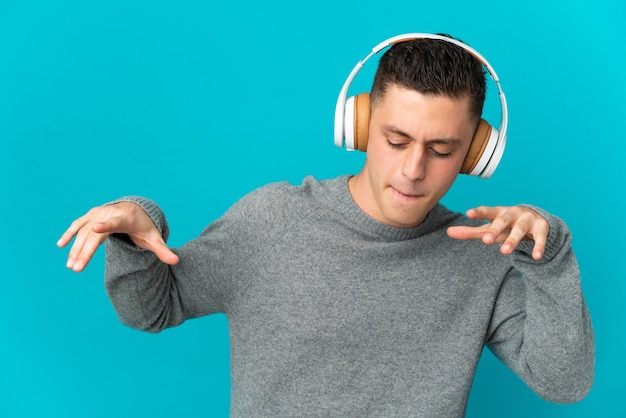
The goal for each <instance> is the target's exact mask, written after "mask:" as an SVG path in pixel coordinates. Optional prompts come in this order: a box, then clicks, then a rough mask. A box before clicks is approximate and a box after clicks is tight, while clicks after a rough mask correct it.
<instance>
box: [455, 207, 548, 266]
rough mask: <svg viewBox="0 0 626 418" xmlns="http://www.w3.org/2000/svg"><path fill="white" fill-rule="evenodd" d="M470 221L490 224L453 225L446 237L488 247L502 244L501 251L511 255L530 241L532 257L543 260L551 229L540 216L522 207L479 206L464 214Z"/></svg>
mask: <svg viewBox="0 0 626 418" xmlns="http://www.w3.org/2000/svg"><path fill="white" fill-rule="evenodd" d="M467 217H468V218H470V219H483V220H486V221H489V223H487V224H484V225H480V226H476V227H472V226H452V227H450V228H448V235H449V236H450V237H452V238H455V239H460V240H469V239H480V240H482V242H483V243H485V244H487V245H490V244H493V243H502V246H501V247H500V252H502V254H511V253H512V252H513V250H515V248H516V247H517V245H518V244H519V243H520V241H522V240H533V241H535V245H534V247H533V252H532V257H533V259H535V260H541V258H542V257H543V254H544V251H545V248H546V241H547V239H548V233H549V232H550V226H549V225H548V221H546V220H545V219H544V218H543V217H542V216H541V215H539V213H537V212H535V211H534V210H532V209H530V208H527V207H524V206H510V207H507V206H496V207H488V206H480V207H478V208H474V209H470V210H468V211H467Z"/></svg>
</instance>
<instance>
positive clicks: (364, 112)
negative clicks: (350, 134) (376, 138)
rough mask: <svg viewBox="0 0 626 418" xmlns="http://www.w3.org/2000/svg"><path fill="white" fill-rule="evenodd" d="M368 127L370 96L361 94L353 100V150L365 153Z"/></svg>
mask: <svg viewBox="0 0 626 418" xmlns="http://www.w3.org/2000/svg"><path fill="white" fill-rule="evenodd" d="M369 126H370V94H369V93H361V94H359V95H358V96H356V97H355V98H354V149H358V150H359V151H363V152H365V151H367V139H368V138H369Z"/></svg>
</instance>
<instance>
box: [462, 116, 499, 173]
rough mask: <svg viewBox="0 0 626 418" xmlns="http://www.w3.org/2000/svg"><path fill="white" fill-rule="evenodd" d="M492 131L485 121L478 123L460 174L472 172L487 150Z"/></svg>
mask: <svg viewBox="0 0 626 418" xmlns="http://www.w3.org/2000/svg"><path fill="white" fill-rule="evenodd" d="M492 129H493V128H492V127H491V125H489V123H488V122H487V121H486V120H484V119H481V120H480V122H478V126H477V127H476V131H475V132H474V138H473V139H472V143H471V144H470V147H469V150H468V151H467V155H466V156H465V160H463V165H462V166H461V171H460V173H461V174H470V173H471V172H472V170H474V168H475V167H476V164H478V161H480V158H481V157H482V155H483V153H484V152H485V149H486V148H487V144H488V143H489V138H490V137H491V131H492Z"/></svg>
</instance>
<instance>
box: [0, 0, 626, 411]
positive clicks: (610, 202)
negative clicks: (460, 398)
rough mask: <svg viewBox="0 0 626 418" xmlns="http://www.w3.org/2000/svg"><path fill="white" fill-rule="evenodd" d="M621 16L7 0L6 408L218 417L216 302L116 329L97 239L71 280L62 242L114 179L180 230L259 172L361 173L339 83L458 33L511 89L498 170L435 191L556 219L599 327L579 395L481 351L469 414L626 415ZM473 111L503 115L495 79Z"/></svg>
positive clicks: (590, 4)
mask: <svg viewBox="0 0 626 418" xmlns="http://www.w3.org/2000/svg"><path fill="white" fill-rule="evenodd" d="M625 21H626V3H625V2H624V1H622V0H615V1H609V0H593V1H588V0H584V1H583V0H567V1H565V0H562V1H553V2H546V1H544V0H530V1H525V2H499V1H498V2H496V1H483V2H480V3H478V2H470V1H466V0H450V1H447V2H433V1H428V2H425V1H419V0H411V1H396V0H388V1H384V2H374V1H365V0H360V1H355V0H347V1H336V0H334V1H329V0H316V1H311V2H307V1H301V2H293V1H282V2H280V1H279V2H271V1H268V2H257V1H251V0H242V1H233V2H224V1H220V2H210V1H179V2H173V1H169V2H166V1H156V0H150V1H148V0H136V1H132V2H129V1H120V0H106V1H105V0H97V1H96V0H94V1H78V0H54V1H53V0H48V1H46V0H33V1H18V0H0V179H1V183H0V184H1V186H0V187H1V189H0V193H1V195H2V204H1V205H0V215H1V219H2V240H1V244H0V245H1V246H2V247H1V250H0V255H1V257H2V274H1V276H2V278H1V279H0V417H11V418H13V417H112V416H115V417H168V416H186V417H196V416H198V417H200V416H202V417H214V416H215V417H222V416H226V415H227V413H228V412H227V411H228V404H229V399H228V396H229V364H228V336H227V329H226V320H225V318H224V317H223V316H214V317H209V318H201V319H196V320H193V321H189V322H188V323H186V324H185V325H183V326H181V327H178V328H175V329H171V330H168V331H165V332H163V333H161V334H159V335H149V334H145V333H140V332H137V331H133V330H130V329H128V328H125V327H124V326H123V325H121V324H120V323H119V322H118V321H117V318H116V316H115V313H114V311H113V309H112V307H111V306H110V304H109V302H108V300H107V298H106V295H105V292H104V289H103V285H102V275H103V260H102V259H103V257H102V255H103V253H102V250H99V251H98V253H97V254H96V256H95V258H94V260H93V262H92V264H91V265H90V266H89V267H88V268H87V270H86V271H85V272H84V273H82V274H80V275H77V274H75V273H73V272H70V271H67V270H66V269H65V267H64V265H65V258H66V255H67V250H61V249H58V248H56V246H55V243H56V241H57V239H58V238H59V236H60V234H61V233H62V232H63V231H64V230H65V228H66V227H67V226H68V225H69V223H70V222H71V221H72V220H73V219H74V218H75V217H77V216H79V215H81V214H82V213H84V212H85V211H86V210H87V209H89V208H90V207H92V206H95V205H98V204H101V203H104V202H107V201H109V200H111V199H113V198H115V197H118V196H121V195H125V194H139V195H145V196H148V197H151V198H153V199H155V200H156V201H157V202H158V203H159V204H160V205H161V206H162V208H163V209H164V211H165V213H166V214H167V216H168V219H169V222H170V226H171V229H172V235H171V239H170V244H171V245H173V246H177V245H180V244H182V243H184V242H185V241H187V240H189V239H191V238H193V237H195V236H196V235H197V234H198V233H200V231H201V230H202V229H203V228H204V226H205V225H206V224H208V223H209V222H210V221H212V220H213V219H215V218H216V217H218V216H219V215H220V214H222V213H223V211H224V210H226V209H227V208H228V207H229V206H230V205H231V204H232V203H234V201H235V200H236V199H237V198H239V197H240V196H242V195H243V194H244V193H246V192H248V191H250V190H252V189H254V188H256V187H258V186H260V185H262V184H265V183H267V182H270V181H276V180H289V181H291V182H294V183H299V182H300V181H301V179H302V178H303V177H304V176H305V175H307V174H313V175H315V176H317V177H320V178H327V177H333V176H336V175H339V174H343V173H356V172H357V171H358V169H359V168H360V166H361V164H362V163H363V154H359V153H347V152H345V151H343V150H341V149H339V148H336V147H334V146H333V145H332V142H333V141H332V122H333V112H334V105H335V101H336V97H337V94H338V92H339V89H340V87H341V85H342V83H343V81H344V79H345V77H346V76H347V74H348V72H349V71H350V69H351V68H352V67H353V65H354V64H355V63H356V62H357V61H358V60H359V59H361V58H363V57H364V56H365V55H366V53H367V52H368V51H369V50H370V49H371V48H372V47H373V46H374V45H375V44H377V43H378V42H380V41H382V40H383V39H386V38H388V37H390V36H393V35H396V34H400V33H404V32H447V33H451V34H453V35H455V36H457V37H460V38H462V39H463V40H465V41H466V42H468V43H470V44H471V45H473V46H474V47H476V48H477V49H478V50H479V51H480V52H481V53H483V54H484V55H485V56H486V57H487V58H488V59H489V61H490V62H491V64H492V65H493V66H494V68H495V69H496V71H497V72H498V74H499V76H500V78H501V80H502V86H503V88H504V91H505V92H506V94H507V98H508V100H509V108H510V129H509V142H508V148H507V151H506V153H505V156H504V158H503V160H502V164H501V166H500V168H499V169H498V171H497V172H496V173H495V175H494V177H493V178H491V179H489V180H480V179H475V178H468V177H463V178H460V179H459V181H458V182H457V184H456V185H455V186H454V187H453V189H452V190H451V192H450V193H449V194H448V195H447V196H446V198H445V203H446V204H447V205H449V206H450V207H452V208H453V209H456V210H462V211H464V210H466V209H468V208H470V207H472V206H474V205H479V204H488V205H492V204H515V203H520V202H527V203H533V204H537V205H539V206H542V207H544V208H545V209H547V210H549V211H551V212H553V213H555V214H558V215H559V216H561V217H562V218H563V219H565V220H566V221H567V222H568V224H569V225H570V227H571V229H572V231H573V234H574V248H575V251H576V253H577V255H578V257H579V262H580V265H581V270H582V274H583V289H584V292H585V295H586V298H587V301H588V304H589V307H590V310H591V313H592V317H593V322H594V326H595V331H596V339H597V367H596V373H597V374H596V381H595V385H594V387H593V389H592V391H591V393H590V394H589V396H588V397H587V398H586V399H585V400H584V401H582V402H580V403H578V404H575V405H567V406H560V405H554V404H551V403H548V402H546V401H543V400H541V399H540V398H538V397H537V396H535V395H534V394H533V393H532V392H531V391H530V390H529V389H527V388H526V386H525V385H524V384H523V383H522V382H521V381H519V380H518V379H517V378H516V377H515V376H513V375H512V373H511V372H509V371H508V370H507V369H506V368H505V367H504V366H503V365H501V364H500V363H499V362H498V361H497V360H495V359H494V357H493V356H492V355H491V354H490V353H488V352H486V353H485V354H484V355H483V358H482V362H481V364H480V367H479V370H478V374H477V376H476V380H475V384H474V387H473V390H472V393H471V397H470V400H469V406H468V416H469V417H489V416H508V417H527V416H533V417H535V418H538V417H588V416H592V415H593V416H603V417H623V416H626V400H625V395H626V389H625V387H626V386H625V384H624V382H623V375H624V373H625V372H626V361H625V357H626V356H625V355H624V352H625V350H624V346H625V340H626V338H625V337H624V331H625V327H624V319H625V318H626V303H625V302H624V301H625V299H626V282H625V280H624V277H623V276H624V274H623V271H624V267H623V259H624V255H623V250H624V245H623V242H624V236H625V235H626V228H625V227H624V225H625V223H624V222H623V221H622V219H621V216H622V215H623V213H624V209H625V205H624V203H623V199H622V196H621V194H622V191H623V182H624V177H625V176H624V173H623V169H624V163H623V154H624V153H625V151H626V146H625V145H624V140H625V138H624V130H623V123H624V114H625V112H624V110H625V108H624V97H625V95H626V81H625V77H624V73H625V71H624V65H625V64H626V24H624V22H625ZM374 69H375V63H369V66H366V68H365V69H364V70H363V71H362V72H361V73H360V74H359V76H358V77H357V80H355V83H354V84H353V87H354V89H353V90H351V92H352V93H357V92H359V91H360V90H366V89H368V88H369V84H370V82H371V74H372V73H373V71H374ZM494 91H495V90H492V93H493V92H494ZM485 116H486V119H488V120H489V121H491V122H492V124H498V122H499V104H498V101H497V99H496V98H495V96H493V95H491V96H490V97H488V103H487V107H486V110H485Z"/></svg>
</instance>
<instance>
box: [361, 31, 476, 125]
mask: <svg viewBox="0 0 626 418" xmlns="http://www.w3.org/2000/svg"><path fill="white" fill-rule="evenodd" d="M443 36H447V37H450V36H449V35H443ZM485 75H486V72H485V69H484V67H483V65H482V63H480V62H479V61H478V60H477V59H476V58H475V57H474V56H472V55H471V54H470V53H469V52H468V51H466V50H464V49H463V48H461V47H459V46H458V45H455V44H453V43H451V42H445V41H441V40H437V39H415V40H411V41H405V42H400V43H397V44H395V45H393V46H392V47H391V48H390V49H389V50H388V51H387V52H385V54H384V55H383V56H382V57H381V59H380V62H379V64H378V70H377V71H376V76H375V77H374V83H373V85H372V91H371V93H370V95H371V107H372V110H373V108H375V107H376V105H377V104H378V103H380V101H381V100H382V97H383V96H384V95H385V92H386V91H387V88H388V87H389V86H390V85H398V86H401V87H404V88H407V89H409V90H415V91H417V92H420V93H422V94H425V95H427V96H445V97H449V98H451V99H458V98H462V97H464V96H465V97H468V98H469V103H470V113H471V117H472V119H474V120H475V121H476V123H478V120H479V119H480V115H481V114H482V110H483V104H484V102H485V94H486V90H487V87H486V81H485V80H486V79H485Z"/></svg>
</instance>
